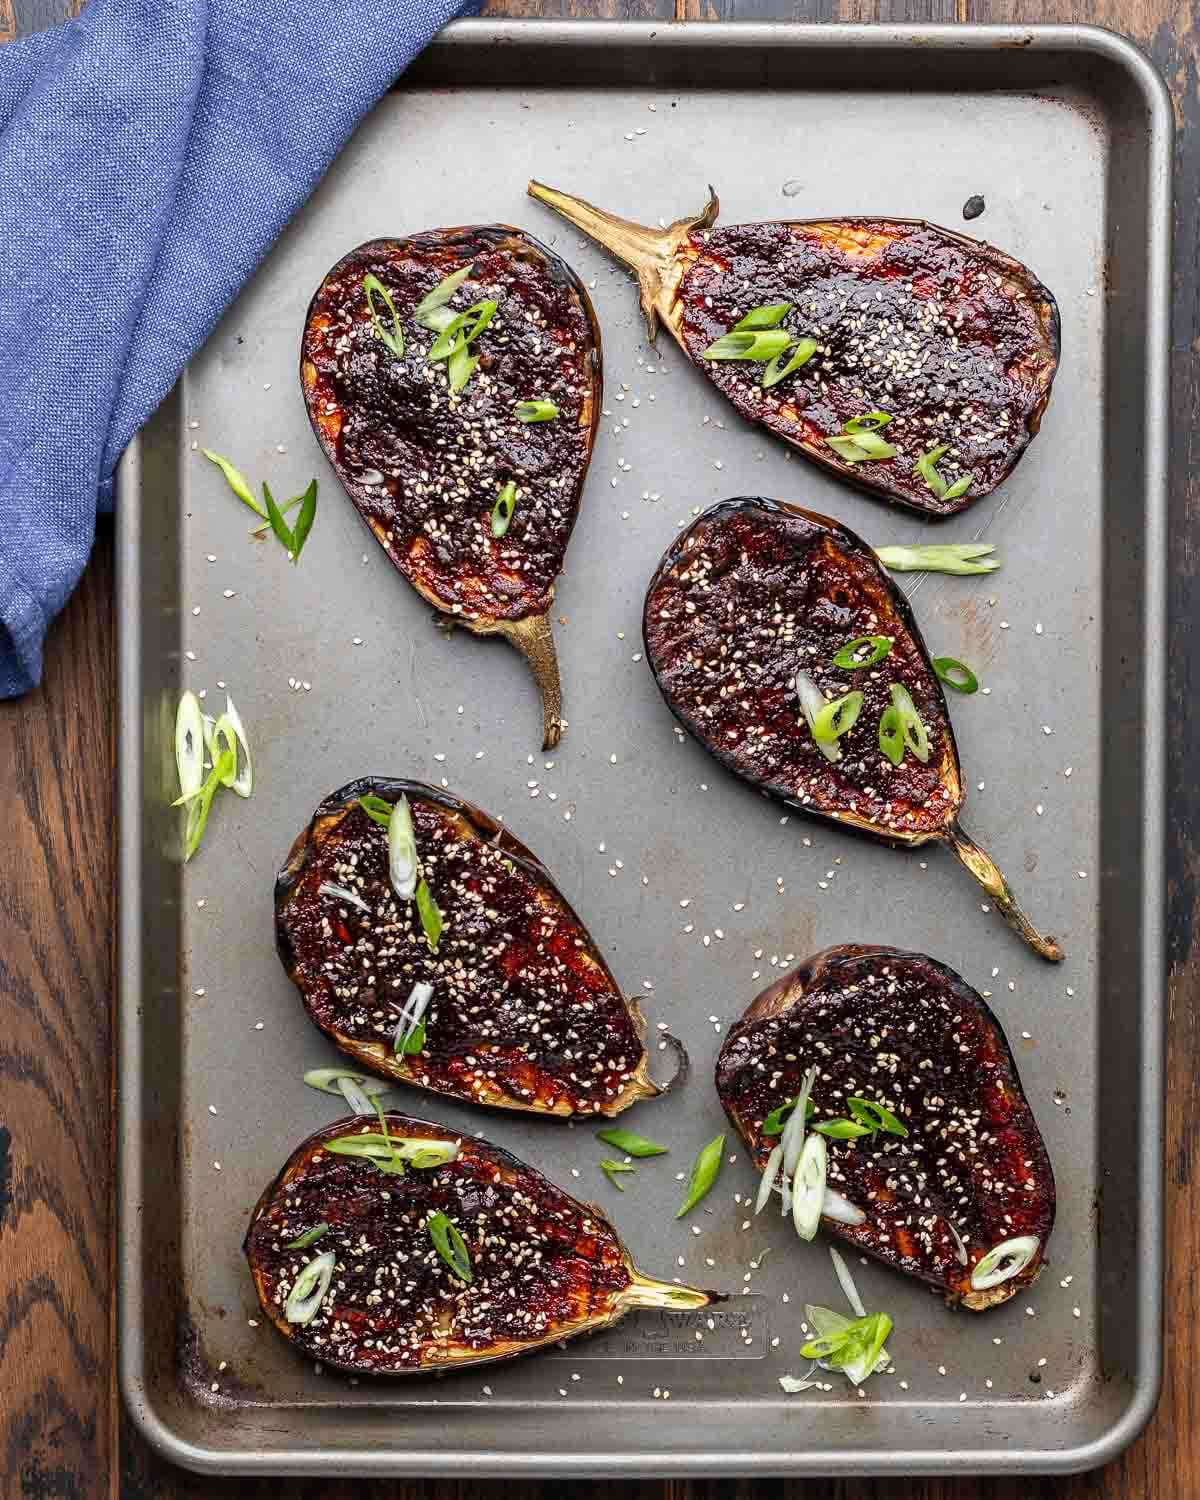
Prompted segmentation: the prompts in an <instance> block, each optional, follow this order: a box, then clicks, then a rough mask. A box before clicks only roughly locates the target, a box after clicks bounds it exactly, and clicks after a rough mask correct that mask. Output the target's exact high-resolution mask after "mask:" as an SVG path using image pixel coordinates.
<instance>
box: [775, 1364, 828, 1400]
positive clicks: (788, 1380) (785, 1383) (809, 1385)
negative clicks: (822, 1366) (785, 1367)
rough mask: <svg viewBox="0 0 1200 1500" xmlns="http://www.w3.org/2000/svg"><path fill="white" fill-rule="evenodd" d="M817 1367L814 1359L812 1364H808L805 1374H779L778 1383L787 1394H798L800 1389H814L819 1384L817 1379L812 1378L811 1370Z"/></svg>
mask: <svg viewBox="0 0 1200 1500" xmlns="http://www.w3.org/2000/svg"><path fill="white" fill-rule="evenodd" d="M817 1368H818V1365H817V1362H816V1360H815V1359H814V1360H813V1362H812V1364H810V1365H809V1367H808V1373H807V1374H806V1375H781V1376H780V1377H779V1384H780V1385H781V1386H782V1388H783V1389H784V1390H785V1391H786V1392H787V1393H788V1395H789V1396H796V1395H799V1393H800V1392H801V1391H811V1390H815V1389H816V1387H817V1386H819V1385H820V1384H821V1382H820V1381H819V1380H814V1379H813V1378H812V1375H813V1371H814V1370H816V1369H817Z"/></svg>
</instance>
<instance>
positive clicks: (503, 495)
mask: <svg viewBox="0 0 1200 1500" xmlns="http://www.w3.org/2000/svg"><path fill="white" fill-rule="evenodd" d="M516 508H517V486H516V483H515V481H514V480H512V479H510V480H509V481H508V483H507V484H506V485H505V486H504V488H503V489H502V490H501V491H500V493H499V494H498V495H497V496H496V503H495V505H493V506H492V535H493V536H494V537H496V538H497V540H499V538H500V537H502V536H504V534H505V533H506V532H507V531H508V528H509V526H510V525H511V524H512V518H513V511H514V510H516Z"/></svg>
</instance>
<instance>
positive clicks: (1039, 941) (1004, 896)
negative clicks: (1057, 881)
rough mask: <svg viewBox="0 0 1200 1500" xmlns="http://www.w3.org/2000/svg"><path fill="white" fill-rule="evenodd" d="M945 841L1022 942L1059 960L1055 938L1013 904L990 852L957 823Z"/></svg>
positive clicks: (1058, 961) (1006, 882)
mask: <svg viewBox="0 0 1200 1500" xmlns="http://www.w3.org/2000/svg"><path fill="white" fill-rule="evenodd" d="M945 839H946V842H947V843H948V844H949V845H950V847H951V849H953V850H954V852H955V854H957V855H958V857H959V859H961V860H962V862H963V864H964V865H966V867H967V869H968V870H970V872H971V874H972V875H974V877H975V879H976V880H978V882H979V884H980V885H981V886H982V887H983V888H984V890H985V891H986V892H987V893H988V895H989V896H990V897H991V898H992V901H993V902H994V903H995V905H996V909H997V910H998V911H999V913H1000V915H1001V916H1002V917H1003V918H1004V920H1005V921H1006V922H1007V923H1008V925H1009V926H1010V927H1011V928H1012V929H1013V931H1014V932H1015V933H1016V934H1017V935H1018V936H1019V937H1020V938H1021V939H1023V941H1024V942H1026V943H1028V944H1029V946H1030V947H1031V948H1032V949H1033V951H1034V952H1035V953H1036V954H1037V955H1038V957H1039V958H1044V959H1046V960H1047V961H1048V962H1050V963H1053V964H1057V963H1061V962H1062V961H1063V958H1064V956H1065V955H1064V954H1063V951H1062V949H1061V948H1060V947H1059V946H1058V942H1057V940H1056V939H1055V938H1052V937H1043V936H1042V934H1041V933H1040V932H1039V931H1038V930H1037V928H1036V927H1035V926H1034V925H1033V923H1032V922H1031V921H1030V920H1029V918H1028V917H1027V916H1026V915H1025V913H1024V912H1023V911H1022V910H1021V908H1020V907H1019V906H1018V905H1017V903H1016V900H1015V898H1014V897H1013V893H1012V891H1010V890H1009V888H1008V881H1007V880H1005V878H1004V876H1003V875H1002V874H1001V873H1000V870H999V869H998V867H997V866H996V864H995V862H994V861H993V859H992V857H991V855H990V854H988V853H987V851H986V850H984V849H981V848H980V847H979V845H978V844H977V843H976V842H975V840H974V839H973V838H971V837H970V835H969V834H968V833H967V832H966V831H965V830H964V829H963V828H962V827H961V826H960V825H959V824H958V823H951V825H950V827H949V828H948V829H947V830H946V833H945Z"/></svg>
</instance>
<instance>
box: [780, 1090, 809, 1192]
mask: <svg viewBox="0 0 1200 1500" xmlns="http://www.w3.org/2000/svg"><path fill="white" fill-rule="evenodd" d="M816 1079H817V1070H816V1068H815V1067H812V1068H809V1070H808V1072H807V1073H805V1075H804V1078H803V1080H802V1081H801V1084H800V1092H799V1094H797V1095H796V1107H795V1109H794V1110H792V1113H791V1115H790V1116H789V1117H788V1122H787V1124H786V1125H785V1126H784V1127H783V1135H782V1136H781V1137H780V1143H781V1145H782V1146H783V1175H784V1176H785V1177H788V1178H790V1177H792V1176H794V1175H795V1171H796V1163H797V1162H798V1161H799V1160H800V1151H801V1148H802V1147H803V1145H804V1126H805V1122H806V1120H807V1118H808V1096H809V1094H810V1093H811V1092H812V1086H813V1084H814V1083H815V1082H816Z"/></svg>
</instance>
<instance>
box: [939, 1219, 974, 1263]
mask: <svg viewBox="0 0 1200 1500" xmlns="http://www.w3.org/2000/svg"><path fill="white" fill-rule="evenodd" d="M942 1222H943V1223H944V1224H945V1226H946V1228H947V1229H948V1230H949V1231H950V1238H951V1239H952V1240H953V1241H954V1253H955V1254H956V1255H957V1256H958V1263H959V1265H960V1266H965V1265H966V1264H967V1261H968V1259H969V1258H970V1257H969V1256H968V1255H967V1247H966V1246H965V1245H964V1244H963V1241H962V1235H961V1234H959V1232H958V1229H957V1228H956V1226H955V1224H954V1221H953V1219H943V1221H942Z"/></svg>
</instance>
